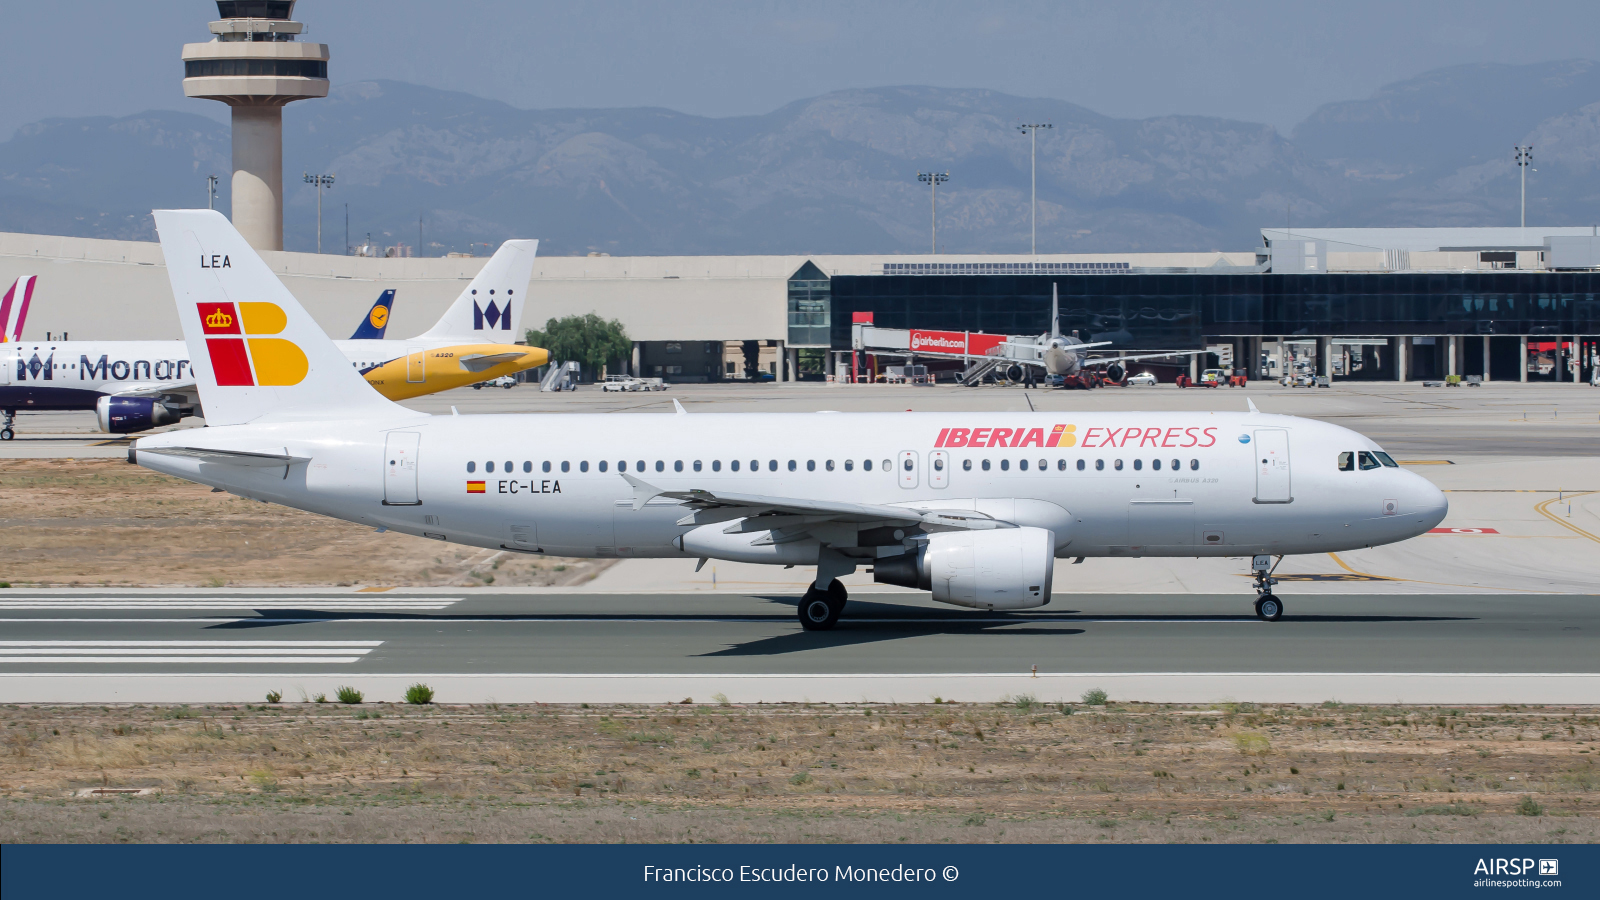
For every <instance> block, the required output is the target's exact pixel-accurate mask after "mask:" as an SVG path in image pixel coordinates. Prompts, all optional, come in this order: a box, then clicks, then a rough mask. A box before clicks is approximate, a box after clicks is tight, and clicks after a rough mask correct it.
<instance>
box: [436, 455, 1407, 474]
mask: <svg viewBox="0 0 1600 900" xmlns="http://www.w3.org/2000/svg"><path fill="white" fill-rule="evenodd" d="M1361 455H1362V456H1363V457H1366V456H1368V455H1369V454H1367V453H1366V452H1365V451H1363V452H1362V454H1361ZM1379 455H1380V456H1382V455H1383V454H1379ZM1346 456H1349V454H1348V453H1346V454H1341V455H1340V457H1339V459H1340V465H1341V467H1342V466H1343V461H1344V457H1346ZM999 462H1000V471H1002V472H1009V471H1011V460H1009V459H1002V460H1000V461H999ZM577 465H578V471H579V472H587V471H589V461H588V460H583V461H581V462H579V463H578V464H577ZM703 465H704V464H703V463H702V462H701V461H700V460H698V459H697V460H695V461H694V462H692V463H690V466H691V467H692V468H693V469H694V471H696V472H700V471H703ZM878 465H880V466H881V467H882V469H883V471H885V472H887V471H889V470H890V469H892V468H894V464H893V463H891V462H890V461H889V460H887V459H886V460H883V461H882V462H881V463H879V464H878ZM1030 465H1031V463H1030V461H1029V460H1026V459H1021V460H1018V461H1017V468H1018V469H1019V470H1020V471H1023V472H1026V471H1028V468H1029V466H1030ZM1122 465H1123V464H1122V460H1120V459H1113V460H1111V468H1112V469H1113V470H1115V471H1118V472H1120V471H1122ZM1389 465H1394V463H1393V462H1390V463H1389ZM497 466H498V468H499V471H501V472H505V473H507V474H511V473H514V472H515V471H516V463H515V462H513V461H511V460H509V459H508V460H506V461H505V462H504V463H498V464H497V463H495V462H494V461H493V460H490V461H488V462H485V463H484V464H483V471H484V472H486V473H489V474H491V475H492V474H494V472H495V470H496V467H497ZM555 466H560V471H562V472H571V471H572V463H571V462H568V461H565V460H564V461H562V462H560V463H552V462H550V461H549V460H545V461H544V462H542V463H540V471H541V472H550V471H554V467H555ZM805 466H806V471H807V472H815V471H816V470H817V461H816V460H814V459H808V460H806V463H805ZM979 466H980V467H981V468H982V469H983V471H985V472H988V471H990V469H991V468H992V466H993V463H991V462H990V461H989V460H987V459H984V460H979ZM1163 466H1165V467H1166V468H1168V469H1170V470H1171V471H1173V472H1178V471H1181V470H1182V469H1183V460H1181V459H1174V460H1171V461H1170V462H1168V461H1163V460H1159V459H1152V460H1150V468H1151V470H1153V471H1156V472H1159V471H1161V470H1162V468H1163ZM595 467H596V468H597V469H598V470H599V471H601V472H605V471H608V470H609V469H610V468H611V463H610V461H609V460H604V459H603V460H600V461H599V462H598V463H595ZM740 467H741V461H740V460H737V459H735V460H732V461H730V462H729V463H728V470H729V471H731V472H737V471H739V470H740ZM855 467H856V462H855V460H853V459H847V460H845V461H844V470H845V471H846V472H853V471H855ZM1088 467H1089V464H1088V460H1084V459H1080V460H1078V471H1079V472H1082V471H1084V470H1085V469H1087V468H1088ZM786 468H787V469H788V470H789V471H790V472H797V471H799V470H800V463H799V461H798V460H793V459H791V460H789V462H788V465H787V467H786ZM822 468H823V470H824V471H828V472H832V471H833V470H834V464H833V460H831V459H828V460H823V462H822ZM872 468H873V461H872V460H870V459H863V460H862V461H861V469H862V471H864V472H871V471H872ZM913 468H914V466H913V463H912V461H911V460H909V459H907V460H906V461H905V469H906V471H907V472H910V471H912V470H913ZM933 468H934V469H935V470H936V471H941V472H942V471H944V460H943V459H941V458H938V457H935V458H934V460H933ZM961 468H962V469H963V470H965V471H968V472H970V471H972V460H970V459H963V460H962V461H961ZM1037 468H1038V471H1040V472H1046V471H1049V469H1050V461H1049V460H1047V459H1041V460H1039V461H1038V463H1037ZM1094 468H1095V471H1097V472H1103V471H1105V468H1106V461H1105V460H1103V459H1097V460H1095V461H1094ZM1199 468H1200V460H1198V459H1191V460H1189V470H1190V471H1198V470H1199ZM1363 468H1367V467H1366V466H1365V465H1363ZM1056 469H1057V470H1058V471H1061V472H1065V471H1067V461H1066V460H1065V459H1058V460H1056ZM655 470H656V471H657V472H665V471H666V470H667V463H666V460H661V459H658V460H656V462H655ZM749 470H750V471H751V472H759V471H761V460H759V459H752V460H750V469H749ZM1133 470H1134V471H1135V472H1140V471H1143V470H1144V460H1142V459H1136V460H1134V461H1133ZM476 471H478V464H477V462H475V461H468V462H467V473H468V474H472V473H474V472H476ZM522 471H523V472H532V471H533V463H532V462H529V461H527V460H524V461H523V463H522ZM617 471H618V472H626V471H628V461H627V460H625V459H619V460H617ZM633 471H635V472H647V471H649V464H648V463H646V462H645V461H644V460H642V459H641V460H638V461H636V462H634V463H633ZM672 471H674V472H682V471H683V460H681V459H679V460H674V461H673V463H672ZM711 471H713V472H721V471H722V460H720V459H713V460H712V461H711ZM767 471H768V472H776V471H778V461H777V460H775V459H769V460H767Z"/></svg>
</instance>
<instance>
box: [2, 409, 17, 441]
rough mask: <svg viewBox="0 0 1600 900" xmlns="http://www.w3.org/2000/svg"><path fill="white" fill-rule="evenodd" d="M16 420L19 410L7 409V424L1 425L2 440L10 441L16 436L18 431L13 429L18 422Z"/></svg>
mask: <svg viewBox="0 0 1600 900" xmlns="http://www.w3.org/2000/svg"><path fill="white" fill-rule="evenodd" d="M16 421H17V411H16V410H14V409H8V410H6V424H5V425H4V426H3V427H0V441H9V440H11V439H12V438H13V437H15V436H16V432H14V431H12V430H11V426H12V425H14V424H16Z"/></svg>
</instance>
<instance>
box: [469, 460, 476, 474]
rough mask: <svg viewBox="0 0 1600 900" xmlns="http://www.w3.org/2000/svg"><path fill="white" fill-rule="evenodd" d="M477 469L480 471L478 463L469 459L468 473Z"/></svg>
mask: <svg viewBox="0 0 1600 900" xmlns="http://www.w3.org/2000/svg"><path fill="white" fill-rule="evenodd" d="M476 471H478V464H477V463H475V462H472V461H470V460H469V461H468V462H467V473H468V474H471V473H473V472H476Z"/></svg>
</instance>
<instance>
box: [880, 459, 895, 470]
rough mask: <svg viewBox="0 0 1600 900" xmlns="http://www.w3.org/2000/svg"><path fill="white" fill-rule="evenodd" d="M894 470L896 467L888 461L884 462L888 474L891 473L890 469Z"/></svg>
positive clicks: (884, 468)
mask: <svg viewBox="0 0 1600 900" xmlns="http://www.w3.org/2000/svg"><path fill="white" fill-rule="evenodd" d="M893 468H894V465H893V464H891V463H890V462H889V461H888V460H887V459H886V460H884V461H883V470H884V471H885V472H887V471H889V470H890V469H893Z"/></svg>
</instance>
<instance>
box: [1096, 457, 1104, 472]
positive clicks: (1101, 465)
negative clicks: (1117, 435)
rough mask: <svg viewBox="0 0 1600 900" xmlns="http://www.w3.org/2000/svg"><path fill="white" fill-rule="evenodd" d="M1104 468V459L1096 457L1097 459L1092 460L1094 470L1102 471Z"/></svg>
mask: <svg viewBox="0 0 1600 900" xmlns="http://www.w3.org/2000/svg"><path fill="white" fill-rule="evenodd" d="M1105 468H1106V461H1105V460H1103V459H1097V460H1095V461H1094V470H1095V471H1096V472H1104V471H1105Z"/></svg>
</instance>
